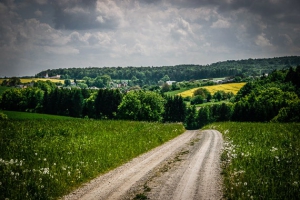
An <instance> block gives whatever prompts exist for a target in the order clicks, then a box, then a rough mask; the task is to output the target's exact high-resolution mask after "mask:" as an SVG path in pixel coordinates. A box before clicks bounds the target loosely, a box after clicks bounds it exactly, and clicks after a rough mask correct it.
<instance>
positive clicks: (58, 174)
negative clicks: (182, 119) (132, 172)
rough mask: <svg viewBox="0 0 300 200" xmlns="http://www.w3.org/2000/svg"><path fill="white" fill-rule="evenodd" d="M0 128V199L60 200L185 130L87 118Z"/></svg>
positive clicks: (15, 123) (0, 123) (9, 124)
mask: <svg viewBox="0 0 300 200" xmlns="http://www.w3.org/2000/svg"><path fill="white" fill-rule="evenodd" d="M8 114H10V113H8ZM34 115H35V114H34ZM29 118H33V117H29ZM0 127H1V129H0V199H6V198H7V199H57V198H58V197H60V196H62V195H64V194H66V193H68V192H70V191H71V190H72V189H74V188H76V187H79V186H80V185H81V184H83V183H84V182H87V181H88V180H91V179H93V178H95V177H96V176H98V175H99V174H102V173H105V172H107V171H109V170H111V169H113V168H116V167H117V166H120V165H121V164H123V163H125V162H127V161H129V160H131V159H133V158H134V157H137V156H138V155H139V154H142V153H144V152H147V151H149V150H150V149H152V148H154V147H156V146H159V145H161V144H163V143H164V142H166V141H168V140H170V139H172V138H174V137H176V136H178V135H180V134H181V133H183V132H184V127H183V125H182V124H178V123H177V124H161V123H146V122H131V121H97V120H84V119H72V120H53V119H31V120H24V119H23V120H4V121H0Z"/></svg>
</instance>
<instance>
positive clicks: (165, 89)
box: [161, 83, 170, 92]
mask: <svg viewBox="0 0 300 200" xmlns="http://www.w3.org/2000/svg"><path fill="white" fill-rule="evenodd" d="M161 91H162V92H168V91H170V86H169V85H168V84H167V83H164V84H163V85H162V88H161Z"/></svg>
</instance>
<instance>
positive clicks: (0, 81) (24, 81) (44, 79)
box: [0, 78, 64, 84]
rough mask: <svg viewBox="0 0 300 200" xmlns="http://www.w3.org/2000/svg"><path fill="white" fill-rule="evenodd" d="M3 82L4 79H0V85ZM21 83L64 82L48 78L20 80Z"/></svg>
mask: <svg viewBox="0 0 300 200" xmlns="http://www.w3.org/2000/svg"><path fill="white" fill-rule="evenodd" d="M3 80H5V79H0V84H1V83H2V82H3ZM20 80H21V83H30V82H32V81H51V82H54V83H58V82H60V83H64V80H60V79H50V78H21V79H20Z"/></svg>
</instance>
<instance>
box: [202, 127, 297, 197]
mask: <svg viewBox="0 0 300 200" xmlns="http://www.w3.org/2000/svg"><path fill="white" fill-rule="evenodd" d="M204 128H213V129H217V130H219V131H220V132H221V133H222V134H223V138H224V139H225V144H224V152H223V154H222V156H221V160H222V167H223V172H222V174H223V177H224V192H225V198H226V199H298V198H299V196H300V171H299V168H300V156H299V155H300V124H299V123H296V124H280V123H234V122H225V123H213V124H211V125H208V126H206V127H204Z"/></svg>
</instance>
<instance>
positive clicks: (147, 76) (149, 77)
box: [36, 56, 300, 85]
mask: <svg viewBox="0 0 300 200" xmlns="http://www.w3.org/2000/svg"><path fill="white" fill-rule="evenodd" d="M297 65H300V56H287V57H276V58H263V59H251V58H250V59H246V60H227V61H223V62H217V63H213V64H210V65H193V64H188V65H176V66H161V67H153V66H152V67H150V66H148V67H102V68H99V67H88V68H60V69H48V70H45V71H42V72H40V73H38V74H36V77H44V76H45V75H46V74H48V76H50V77H51V76H56V75H61V78H63V79H64V78H72V79H83V78H84V77H91V78H95V77H97V76H102V75H105V74H107V75H109V76H110V77H111V78H112V79H115V80H132V79H135V80H138V81H139V82H140V83H142V84H140V85H144V84H157V82H158V81H159V80H161V79H162V78H163V77H164V76H165V75H167V76H168V77H169V78H170V80H172V81H184V80H198V79H204V78H217V77H228V76H241V77H244V76H258V75H262V74H264V73H270V72H271V71H273V70H275V69H283V68H289V67H290V66H293V67H295V66H297Z"/></svg>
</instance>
